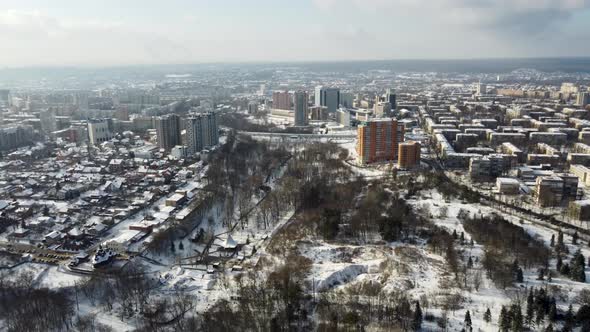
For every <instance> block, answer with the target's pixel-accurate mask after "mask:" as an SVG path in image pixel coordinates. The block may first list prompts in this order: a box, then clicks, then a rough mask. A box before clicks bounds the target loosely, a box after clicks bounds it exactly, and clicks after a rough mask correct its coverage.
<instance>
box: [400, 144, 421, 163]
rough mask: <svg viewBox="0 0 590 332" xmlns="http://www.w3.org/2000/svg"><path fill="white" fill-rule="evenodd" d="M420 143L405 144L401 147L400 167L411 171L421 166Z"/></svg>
mask: <svg viewBox="0 0 590 332" xmlns="http://www.w3.org/2000/svg"><path fill="white" fill-rule="evenodd" d="M420 148H421V147H420V143H418V142H414V141H412V142H404V143H400V145H399V153H398V156H399V157H398V167H399V168H401V169H409V168H412V167H415V166H417V165H419V164H420Z"/></svg>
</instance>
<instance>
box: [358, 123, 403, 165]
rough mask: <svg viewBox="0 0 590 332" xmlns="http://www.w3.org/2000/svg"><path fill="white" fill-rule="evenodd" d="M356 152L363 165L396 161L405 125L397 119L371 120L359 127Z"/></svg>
mask: <svg viewBox="0 0 590 332" xmlns="http://www.w3.org/2000/svg"><path fill="white" fill-rule="evenodd" d="M357 135H358V140H357V143H356V152H357V154H358V158H359V162H360V163H361V164H370V163H375V162H385V161H392V160H396V159H397V156H398V145H399V143H401V142H403V141H404V125H403V124H401V123H398V122H397V120H395V119H389V118H387V119H371V120H369V121H366V122H364V123H362V124H361V125H359V127H358V131H357Z"/></svg>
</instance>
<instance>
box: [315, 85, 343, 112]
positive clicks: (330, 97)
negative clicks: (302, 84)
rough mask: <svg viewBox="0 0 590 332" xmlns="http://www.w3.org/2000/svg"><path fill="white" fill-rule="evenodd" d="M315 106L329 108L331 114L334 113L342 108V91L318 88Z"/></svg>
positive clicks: (316, 89)
mask: <svg viewBox="0 0 590 332" xmlns="http://www.w3.org/2000/svg"><path fill="white" fill-rule="evenodd" d="M315 106H326V107H328V112H329V113H334V112H336V110H337V109H338V107H340V89H337V88H324V87H323V86H318V87H316V88H315Z"/></svg>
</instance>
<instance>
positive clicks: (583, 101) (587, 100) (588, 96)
mask: <svg viewBox="0 0 590 332" xmlns="http://www.w3.org/2000/svg"><path fill="white" fill-rule="evenodd" d="M576 104H578V105H579V106H580V107H582V108H584V107H586V106H588V105H590V92H579V93H578V98H577V100H576Z"/></svg>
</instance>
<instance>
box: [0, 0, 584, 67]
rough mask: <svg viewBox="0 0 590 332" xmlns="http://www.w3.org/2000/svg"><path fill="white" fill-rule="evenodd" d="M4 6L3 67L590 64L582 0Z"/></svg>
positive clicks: (34, 1) (232, 0)
mask: <svg viewBox="0 0 590 332" xmlns="http://www.w3.org/2000/svg"><path fill="white" fill-rule="evenodd" d="M2 4H3V6H2V9H0V33H2V35H4V36H9V37H8V38H7V39H6V40H7V43H8V46H9V47H6V48H5V52H3V53H2V54H0V67H29V66H58V65H59V66H64V65H66V66H118V65H136V64H137V65H149V64H188V63H220V62H230V63H231V62H280V61H347V60H389V59H393V60H395V59H477V58H501V57H516V58H528V57H560V56H567V57H579V56H586V55H588V54H590V45H588V44H587V43H583V42H580V41H583V40H588V37H590V33H589V32H587V31H590V29H588V25H589V24H588V23H587V22H590V20H589V18H590V12H589V10H588V9H589V7H590V1H585V0H568V1H552V0H544V1H529V0H520V1H514V2H507V1H504V0H496V1H485V2H483V1H465V0H462V1H459V0H444V1H438V2H435V3H431V2H424V1H417V2H415V1H412V2H409V1H401V0H390V1H388V0H370V1H357V0H308V1H301V2H288V1H269V0H256V1H252V2H250V3H249V6H243V4H241V3H240V2H239V1H236V0H224V1H218V2H215V3H211V2H209V1H186V0H172V1H169V2H167V3H166V5H163V4H161V3H158V2H156V1H143V2H139V1H127V2H126V3H125V4H124V5H121V4H120V3H117V2H115V1H110V0H109V1H103V2H100V3H92V2H91V3H84V4H83V5H80V4H79V3H76V2H73V1H69V0H59V1H52V2H51V3H45V2H44V1H40V0H30V1H20V2H17V1H13V0H7V1H2ZM139 8H141V10H139ZM440 13H444V15H441V14H440ZM417 18H419V19H417ZM284 42H289V44H290V45H293V46H291V47H286V48H285V47H280V46H279V45H281V43H284Z"/></svg>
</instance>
